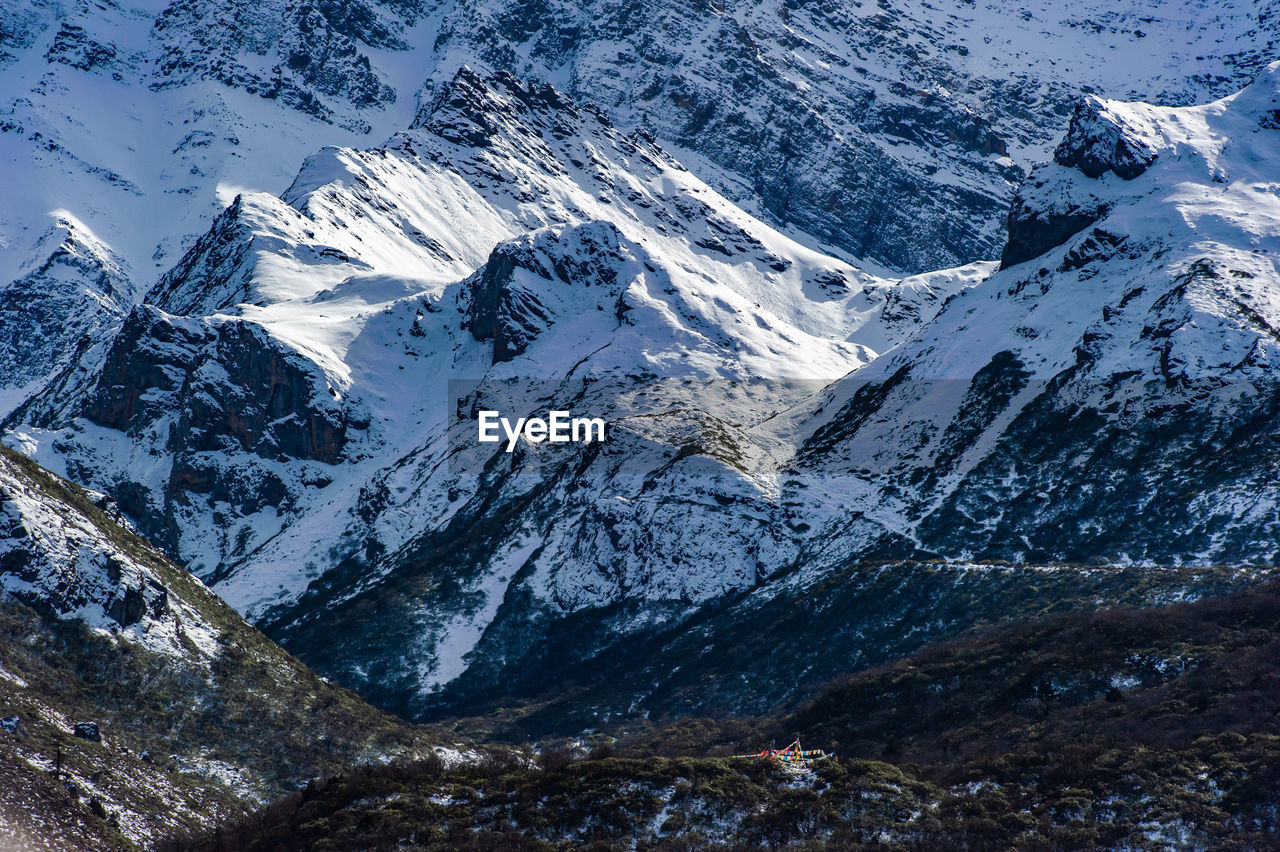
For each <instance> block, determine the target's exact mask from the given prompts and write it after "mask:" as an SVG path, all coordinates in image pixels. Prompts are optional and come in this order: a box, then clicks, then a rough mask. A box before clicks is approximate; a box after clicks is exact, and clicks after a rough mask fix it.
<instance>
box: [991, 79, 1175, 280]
mask: <svg viewBox="0 0 1280 852" xmlns="http://www.w3.org/2000/svg"><path fill="white" fill-rule="evenodd" d="M1157 156H1158V154H1157V151H1156V143H1155V141H1154V140H1153V139H1152V138H1151V137H1149V136H1148V135H1147V133H1145V132H1143V131H1142V130H1140V129H1139V128H1137V127H1136V126H1135V125H1134V124H1133V123H1132V121H1131V120H1129V119H1126V117H1125V116H1124V114H1123V113H1122V112H1120V111H1119V110H1117V109H1113V108H1110V107H1109V105H1108V104H1107V103H1106V102H1104V101H1101V100H1099V99H1098V98H1092V97H1090V98H1085V99H1084V100H1083V101H1081V102H1080V103H1079V104H1077V106H1076V109H1075V112H1074V113H1072V116H1071V126H1070V128H1069V129H1068V131H1067V135H1066V137H1065V138H1064V139H1063V140H1062V143H1061V144H1060V145H1058V147H1057V149H1056V150H1055V151H1054V162H1053V163H1051V164H1048V165H1044V166H1039V167H1037V168H1036V169H1035V171H1033V172H1032V173H1031V175H1030V177H1028V179H1027V180H1026V182H1024V183H1023V185H1022V186H1021V187H1020V188H1019V189H1018V193H1017V195H1015V196H1014V199H1013V203H1012V205H1011V206H1010V208H1009V215H1008V217H1007V219H1006V230H1007V231H1008V235H1009V236H1008V240H1007V241H1006V242H1005V246H1004V251H1003V253H1002V254H1001V257H1000V266H1001V268H1007V267H1010V266H1015V265H1017V264H1019V263H1025V262H1026V261H1028V260H1031V259H1032V258H1035V257H1039V256H1040V255H1042V254H1044V253H1045V252H1047V251H1049V250H1050V249H1052V248H1056V247H1058V246H1060V245H1062V244H1063V243H1065V242H1066V241H1067V240H1069V239H1070V238H1071V237H1073V236H1075V235H1076V234H1078V233H1080V231H1082V230H1084V229H1085V228H1087V227H1088V226H1089V225H1092V224H1093V223H1094V222H1097V221H1098V220H1099V219H1101V218H1102V217H1103V216H1105V215H1106V214H1107V211H1108V210H1109V209H1110V208H1111V206H1113V205H1114V203H1115V199H1114V198H1111V199H1107V198H1106V195H1107V193H1108V190H1106V189H1105V188H1103V187H1091V186H1089V185H1088V182H1081V181H1080V180H1079V179H1078V175H1079V174H1081V173H1083V174H1084V175H1085V176H1087V177H1089V178H1092V179H1094V180H1097V179H1099V178H1101V177H1102V176H1103V175H1105V174H1108V173H1110V174H1114V175H1115V176H1116V177H1118V178H1120V179H1121V180H1124V181H1131V180H1134V179H1135V178H1137V177H1138V176H1139V175H1141V174H1142V173H1143V172H1145V171H1146V170H1147V169H1148V168H1150V167H1151V165H1152V164H1153V163H1155V161H1156V158H1157ZM1111 194H1112V195H1115V193H1114V192H1112V193H1111Z"/></svg>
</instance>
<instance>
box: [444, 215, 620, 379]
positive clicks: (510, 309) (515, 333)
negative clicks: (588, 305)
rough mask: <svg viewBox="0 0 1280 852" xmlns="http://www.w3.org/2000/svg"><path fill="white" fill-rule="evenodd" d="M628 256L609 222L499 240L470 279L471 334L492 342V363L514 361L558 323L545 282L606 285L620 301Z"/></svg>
mask: <svg viewBox="0 0 1280 852" xmlns="http://www.w3.org/2000/svg"><path fill="white" fill-rule="evenodd" d="M627 259H628V256H627V255H626V254H625V253H624V249H622V247H621V236H620V235H619V233H618V230H617V228H615V227H614V226H613V225H612V224H611V223H608V222H591V223H588V224H586V225H580V226H577V227H573V228H564V229H550V230H544V231H539V232H537V233H535V234H533V235H528V236H525V237H520V238H518V239H515V240H509V241H507V242H504V243H500V244H499V245H498V246H496V247H495V248H494V250H493V252H492V253H491V254H490V255H489V260H488V262H487V263H485V265H484V266H483V267H482V268H481V269H480V270H479V271H478V272H476V274H475V275H473V276H472V277H471V278H469V279H468V280H467V282H466V286H467V288H468V295H469V298H470V304H469V306H468V324H469V327H470V330H471V334H472V336H474V337H475V339H476V340H492V341H493V363H495V364H498V363H501V362H503V361H510V360H511V359H512V358H514V357H515V356H516V355H519V354H521V353H523V352H524V351H525V350H526V349H528V348H529V344H530V343H532V342H533V340H534V339H535V338H536V337H537V336H538V335H539V334H540V333H541V332H542V331H544V330H546V328H547V327H548V326H549V325H550V324H551V323H552V322H554V321H555V316H556V313H557V310H556V301H555V300H554V299H553V298H549V297H548V289H547V284H546V282H552V286H553V287H558V286H562V285H567V286H569V287H574V288H590V287H597V288H605V289H606V293H607V294H609V295H611V296H612V298H613V299H616V298H617V295H618V294H617V293H616V292H615V291H616V289H617V284H618V279H619V268H620V266H621V265H622V264H623V263H625V262H626V261H627ZM517 270H523V271H525V272H526V273H532V275H534V276H536V278H535V281H536V282H537V283H536V285H535V286H530V284H529V283H527V282H524V281H522V280H521V278H520V276H519V275H518V274H517ZM601 295H602V296H604V295H606V294H601Z"/></svg>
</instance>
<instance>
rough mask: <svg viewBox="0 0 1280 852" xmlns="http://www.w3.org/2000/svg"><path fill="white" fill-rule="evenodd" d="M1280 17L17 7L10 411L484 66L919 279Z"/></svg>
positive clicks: (907, 3) (5, 39)
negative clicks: (226, 228)
mask: <svg viewBox="0 0 1280 852" xmlns="http://www.w3.org/2000/svg"><path fill="white" fill-rule="evenodd" d="M1276 20H1277V17H1276V15H1275V5H1274V3H1259V4H1246V3H1207V2H1196V3H1182V4H1173V5H1170V4H1160V3H1154V2H1137V1H1136V0H1133V2H1126V3H1121V4H1115V3H1102V2H1093V1H1092V0H1090V2H1083V3H1073V4H1063V3H1050V2H1042V3H1032V4H1024V5H1023V7H1020V8H1019V9H1018V10H1017V13H1016V14H1009V13H1008V10H1007V9H1006V8H1005V6H1004V5H1002V4H999V3H996V2H984V3H973V2H967V0H946V2H930V3H923V2H920V0H895V2H889V0H884V2H879V3H876V4H872V3H869V2H868V3H863V4H861V5H858V4H847V3H846V4H834V5H830V4H828V5H826V6H823V5H820V4H819V5H815V4H796V3H783V2H776V0H749V2H734V3H729V4H703V5H697V4H693V5H691V4H682V3H672V2H660V3H652V2H646V3H639V2H625V3H616V4H600V3H595V2H584V0H578V1H577V2H549V3H537V4H527V3H513V2H506V0H486V2H482V3H456V2H448V0H411V2H398V0H397V2H377V0H360V1H359V2H346V3H341V4H335V3H322V4H310V3H304V4H296V3H289V2H284V0H266V2H258V0H254V2H250V0H197V2H180V3H179V2H174V3H162V2H158V0H126V2H122V3H109V4H94V3H88V2H84V0H57V2H48V3H46V2H34V0H26V2H15V3H10V4H6V6H5V7H4V8H3V9H0V165H2V166H3V168H0V195H2V196H3V197H4V199H5V205H4V209H3V210H0V249H2V250H0V316H3V317H4V318H5V326H6V328H9V329H13V330H14V331H13V336H14V337H17V338H21V341H20V342H19V343H18V344H12V343H8V342H6V341H0V354H3V355H4V356H5V357H6V358H9V359H13V360H14V363H15V365H16V369H14V370H12V371H10V372H9V373H7V374H5V375H3V376H0V411H5V412H8V411H10V410H12V409H13V408H14V407H16V406H17V405H19V404H20V403H21V402H22V401H23V400H24V399H26V398H27V397H29V396H30V395H31V394H32V393H34V392H36V391H37V390H38V389H39V388H40V387H42V386H43V385H44V384H45V382H46V381H48V380H49V378H50V377H51V376H54V375H57V374H59V373H60V372H62V371H64V370H66V369H68V368H70V369H73V370H74V369H76V367H75V364H77V363H81V364H85V365H87V366H86V367H85V368H86V369H93V368H96V366H97V364H98V362H99V360H100V355H101V353H100V351H99V350H98V349H96V348H95V346H94V344H95V343H99V342H101V339H102V337H104V336H106V335H107V334H109V333H110V330H111V329H114V328H115V327H116V326H118V324H119V322H120V320H121V317H122V315H123V313H126V312H127V311H128V309H129V308H130V307H132V305H133V304H135V303H136V298H137V296H139V295H141V293H142V292H145V291H146V290H147V289H149V288H150V287H151V286H152V285H153V284H154V282H155V280H156V279H157V277H158V276H159V275H160V274H161V273H163V272H164V271H166V270H167V269H169V268H170V267H171V266H172V265H173V263H174V262H175V261H176V259H177V258H178V257H180V256H181V255H182V253H183V252H185V250H186V249H187V248H189V247H190V245H191V244H192V242H193V241H194V240H195V239H196V238H197V236H198V235H199V234H201V233H203V232H204V231H205V230H206V229H207V225H208V221H209V220H210V219H211V218H212V217H214V216H215V215H217V213H218V211H220V210H222V209H223V208H224V207H226V205H227V204H229V203H230V202H231V200H232V199H233V198H234V196H235V195H236V194H237V193H239V192H240V191H241V190H246V191H257V192H267V193H270V194H278V193H279V192H280V191H281V190H282V189H283V188H284V187H285V186H286V185H287V184H288V182H289V180H290V179H291V178H292V177H293V176H294V174H295V173H296V169H297V164H298V163H299V162H300V161H301V160H302V158H303V157H305V156H306V155H308V154H310V153H312V152H313V151H315V150H316V149H317V148H319V147H321V146H323V145H348V146H350V145H358V146H368V145H369V144H370V142H371V140H380V139H384V138H386V137H387V136H388V135H389V134H390V133H391V132H392V131H394V130H397V129H401V128H404V127H406V126H407V125H408V124H409V123H410V121H411V120H412V117H413V116H414V115H415V114H416V112H417V110H418V109H419V107H421V106H423V104H421V103H420V102H419V101H420V100H424V101H429V100H430V97H431V94H432V93H433V92H434V91H435V90H436V88H437V87H439V86H441V85H443V84H445V83H447V82H448V80H449V79H451V77H452V75H453V74H454V72H455V71H456V70H457V69H458V68H459V67H460V66H462V65H464V64H471V65H473V66H475V67H478V68H485V69H488V70H490V71H498V70H506V71H510V72H514V73H516V74H517V75H518V76H520V77H522V78H523V79H528V80H541V81H544V82H551V83H554V84H556V85H557V86H558V87H559V88H560V89H561V90H563V91H566V92H568V93H569V94H571V95H573V96H575V97H576V98H577V99H578V100H579V101H581V102H592V103H596V104H597V105H599V106H600V107H602V108H603V109H604V110H605V111H606V112H607V113H608V114H609V115H610V116H611V118H612V119H613V120H614V121H615V122H616V123H617V124H618V126H620V127H624V128H626V129H628V130H634V129H640V128H648V129H649V130H650V131H652V132H653V133H654V134H656V136H657V137H658V138H659V139H660V140H661V141H662V142H663V144H664V146H665V147H666V148H667V149H668V150H672V151H674V152H676V153H677V154H678V155H679V156H680V158H681V159H682V161H683V162H685V164H686V165H688V166H689V167H691V168H693V169H694V170H695V171H696V172H697V173H698V175H699V176H700V177H702V178H703V179H704V180H705V181H707V182H708V183H709V184H710V185H712V186H713V187H714V188H715V189H717V190H719V191H721V192H722V193H724V194H726V195H727V196H728V197H730V198H732V199H734V200H735V201H736V202H738V203H739V204H740V205H741V206H743V207H744V208H745V209H747V210H748V211H749V212H752V213H753V214H754V215H757V216H758V217H761V218H763V219H765V220H767V221H770V222H771V223H773V224H774V225H775V226H777V227H779V228H780V229H781V230H783V231H784V232H786V233H788V234H790V235H792V236H794V237H796V238H797V239H798V240H800V241H801V242H804V243H806V244H808V245H810V246H811V247H817V248H823V247H824V246H829V247H830V248H823V250H824V251H828V252H836V253H840V254H841V255H842V256H844V257H846V258H854V257H856V258H861V259H862V262H863V265H864V266H866V267H867V268H871V266H870V264H872V263H879V264H882V265H884V266H887V267H889V268H894V269H899V270H908V271H920V270H925V269H933V268H940V267H946V266H952V265H955V264H956V263H960V262H965V261H970V260H975V259H989V258H994V257H995V256H996V254H997V253H998V251H999V247H1000V244H1001V242H1002V240H1003V236H1002V233H1001V228H1000V217H1001V214H1002V213H1003V210H1004V207H1005V205H1006V203H1007V200H1008V198H1009V196H1010V195H1011V193H1012V191H1013V188H1014V187H1015V186H1016V184H1017V182H1018V180H1019V179H1020V177H1021V176H1022V174H1023V171H1024V170H1025V168H1027V167H1028V166H1029V165H1030V164H1031V163H1032V162H1035V161H1037V160H1039V159H1041V158H1043V156H1044V155H1045V153H1046V152H1047V150H1048V148H1049V146H1050V145H1051V144H1052V143H1053V140H1055V139H1056V138H1057V137H1058V136H1059V135H1060V133H1061V130H1062V127H1063V126H1064V125H1065V122H1066V118H1067V116H1068V114H1069V112H1070V108H1071V104H1072V103H1073V101H1074V99H1075V97H1076V95H1077V93H1078V92H1079V91H1081V90H1084V91H1092V92H1096V93H1100V94H1103V95H1106V96H1110V97H1128V98H1141V99H1143V100H1147V101H1151V102H1156V103H1170V104H1184V103H1192V102H1201V101H1204V100H1207V99H1209V98H1211V97H1216V96H1219V95H1222V94H1225V93H1227V92H1228V91H1232V90H1234V89H1235V88H1238V86H1239V85H1241V84H1242V83H1243V81H1244V80H1245V79H1247V77H1248V76H1250V75H1251V74H1252V73H1253V72H1255V71H1256V70H1257V69H1258V68H1260V67H1261V66H1262V65H1263V64H1264V63H1265V62H1266V61H1267V60H1268V59H1269V58H1274V46H1273V42H1274V39H1275V35H1276V32H1275V28H1276ZM85 246H98V247H101V249H102V250H101V251H98V250H96V249H95V251H93V252H92V253H86V252H84V251H81V250H80V249H82V248H83V247H85ZM64 249H65V250H64ZM68 253H70V254H72V255H74V256H75V258H76V260H75V263H74V264H70V265H68V264H66V263H64V262H63V261H64V260H65V259H66V258H67V256H68ZM50 264H52V265H53V266H54V267H55V269H56V273H57V274H53V275H41V274H37V275H34V276H33V275H32V272H33V271H38V270H41V269H43V268H45V267H48V266H49V265H50ZM106 279H109V280H111V281H112V282H115V283H114V284H113V288H114V290H115V291H116V292H115V293H112V292H107V291H106V290H104V287H103V282H104V280H106ZM121 294H125V295H126V296H127V297H124V298H122V297H121ZM128 294H132V295H131V296H128ZM36 304H40V305H42V306H43V307H42V310H38V311H35V312H34V313H35V317H34V318H32V319H30V320H28V319H25V317H24V315H25V313H26V312H27V311H29V310H30V306H32V305H36ZM59 320H69V321H68V322H67V325H66V327H65V328H59V326H58V321H59ZM103 329H107V330H108V331H106V332H103V331H102V330H103ZM30 340H37V341H39V343H37V344H35V345H28V344H27V341H30ZM78 378H79V377H75V376H62V377H61V378H59V379H58V380H57V381H58V383H61V384H63V385H65V384H67V383H68V382H70V383H72V384H74V383H75V382H76V381H78Z"/></svg>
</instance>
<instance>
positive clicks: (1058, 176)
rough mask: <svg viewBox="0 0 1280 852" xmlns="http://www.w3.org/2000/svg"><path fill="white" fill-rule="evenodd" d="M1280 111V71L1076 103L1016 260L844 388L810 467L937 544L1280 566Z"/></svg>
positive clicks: (1029, 212)
mask: <svg viewBox="0 0 1280 852" xmlns="http://www.w3.org/2000/svg"><path fill="white" fill-rule="evenodd" d="M1278 106H1280V65H1272V66H1271V67H1269V68H1268V69H1267V70H1266V71H1265V72H1264V73H1263V74H1262V75H1261V76H1260V77H1259V78H1258V79H1257V81H1256V82H1254V83H1253V84H1252V85H1251V86H1249V87H1248V88H1246V89H1245V90H1244V91H1242V92H1241V93H1239V94H1237V95H1234V96H1231V97H1228V98H1226V99H1223V100H1220V101H1216V102H1214V103H1211V104H1207V105H1204V106H1198V107H1187V108H1179V109H1168V108H1159V107H1152V106H1149V105H1146V104H1141V103H1122V102H1117V101H1101V100H1093V101H1090V102H1088V103H1085V104H1083V105H1082V106H1081V107H1080V108H1079V109H1078V110H1077V111H1076V113H1075V117H1074V120H1073V124H1072V127H1071V130H1070V133H1069V134H1068V135H1067V138H1066V139H1065V140H1064V141H1063V143H1062V144H1061V145H1060V146H1059V147H1058V149H1057V151H1056V153H1055V162H1054V163H1052V164H1049V165H1045V166H1042V167H1040V168H1038V169H1036V171H1035V172H1033V174H1032V176H1031V178H1030V179H1029V180H1028V182H1027V183H1026V184H1025V185H1024V186H1023V188H1022V189H1021V191H1020V193H1019V197H1018V199H1017V200H1016V202H1015V204H1014V207H1013V211H1012V213H1011V215H1010V220H1009V221H1010V230H1011V240H1010V245H1009V248H1008V249H1007V250H1006V268H1004V269H1002V270H1001V271H1000V272H999V273H997V274H995V275H993V276H991V277H990V278H989V279H987V280H986V281H985V282H983V283H982V284H981V285H979V286H978V287H975V288H972V289H970V290H967V291H965V292H963V293H961V294H960V295H958V296H956V297H955V298H954V299H953V300H952V301H951V302H949V303H948V305H947V306H946V307H945V308H944V309H943V310H942V311H941V313H940V314H939V316H938V317H937V319H935V320H934V322H933V323H931V324H930V325H929V327H928V328H927V329H925V330H924V331H923V332H922V333H921V334H919V335H918V336H916V337H915V338H914V339H913V340H912V341H911V342H910V343H909V344H907V345H905V346H903V347H900V348H899V349H898V350H896V351H895V352H894V353H893V354H892V355H891V356H890V357H888V358H885V359H882V360H879V361H877V362H876V363H875V364H873V365H872V366H871V367H870V368H868V369H867V370H864V371H862V372H860V373H858V374H857V375H856V376H855V377H854V378H853V379H852V380H851V381H848V382H845V383H843V384H842V385H839V386H836V387H835V388H833V389H832V391H831V395H832V397H831V398H832V400H833V401H834V400H839V401H840V402H841V403H843V406H842V407H841V408H840V409H839V411H838V412H837V413H835V414H834V416H832V417H830V419H829V420H826V421H825V422H823V423H822V424H821V426H820V428H818V429H816V431H815V432H814V434H813V436H812V437H811V438H810V439H809V440H808V441H807V443H806V445H805V447H804V449H803V450H802V452H801V454H800V459H801V465H800V468H801V469H804V470H810V471H814V472H821V473H822V474H824V475H826V476H828V477H831V478H833V479H832V483H831V484H829V485H825V486H823V487H824V488H828V489H830V490H831V491H836V492H843V491H845V486H844V485H843V484H842V483H841V482H840V481H839V480H840V478H841V477H844V476H851V477H853V478H856V479H858V480H859V481H860V483H861V487H863V488H866V489H867V490H866V492H865V495H864V496H863V497H862V498H861V502H860V503H859V504H856V505H858V506H860V507H865V509H866V511H867V512H868V513H879V514H880V515H881V516H882V517H885V518H892V520H891V521H890V520H886V523H892V524H895V525H896V526H897V528H898V529H899V531H900V532H901V533H902V534H903V535H905V536H908V537H909V538H911V539H912V540H913V541H915V542H916V543H917V545H918V546H919V547H921V548H922V549H924V550H926V551H931V552H938V553H944V554H948V555H964V554H973V555H980V556H983V557H998V558H1006V559H1023V558H1026V559H1032V560H1036V559H1066V560H1076V561H1094V560H1124V559H1134V560H1149V561H1155V562H1163V563H1169V562H1181V561H1196V562H1200V563H1211V562H1232V563H1237V562H1254V563H1264V564H1272V563H1274V561H1275V560H1276V558H1277V555H1276V550H1275V540H1276V532H1277V524H1278V523H1280V518H1278V517H1277V493H1276V490H1275V482H1276V468H1275V461H1274V452H1273V450H1274V446H1273V444H1274V433H1275V426H1276V418H1277V416H1278V415H1280V408H1278V407H1277V406H1278V404H1280V397H1278V396H1277V391H1278V390H1280V382H1278V381H1277V379H1278V376H1277V372H1276V359H1277V356H1278V355H1280V350H1278V349H1277V346H1278V345H1280V334H1278V333H1277V329H1280V273H1278V270H1277V267H1276V262H1275V258H1276V256H1277V255H1276V252H1277V249H1278V248H1280V242H1278V240H1280V200H1278V199H1277V184H1276V182H1275V179H1274V176H1275V173H1276V168H1277V165H1278V163H1280V159H1278V158H1280V121H1278V120H1277V119H1278V118H1280V113H1277V112H1276V110H1277V107H1278ZM834 523H838V521H836V522H833V524H834Z"/></svg>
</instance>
